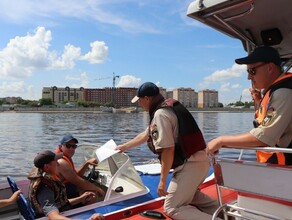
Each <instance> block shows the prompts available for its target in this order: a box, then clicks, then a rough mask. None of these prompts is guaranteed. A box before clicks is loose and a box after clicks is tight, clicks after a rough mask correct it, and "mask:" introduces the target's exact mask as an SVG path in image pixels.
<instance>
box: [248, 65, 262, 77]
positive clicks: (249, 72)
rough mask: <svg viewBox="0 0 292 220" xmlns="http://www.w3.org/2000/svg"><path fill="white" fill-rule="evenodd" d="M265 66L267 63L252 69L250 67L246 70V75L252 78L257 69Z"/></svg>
mask: <svg viewBox="0 0 292 220" xmlns="http://www.w3.org/2000/svg"><path fill="white" fill-rule="evenodd" d="M266 64H267V63H262V64H259V65H257V66H254V67H252V68H249V69H247V70H246V71H247V72H248V74H250V75H252V76H254V75H255V74H256V73H257V68H260V67H262V66H264V65H266Z"/></svg>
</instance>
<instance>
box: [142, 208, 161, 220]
mask: <svg viewBox="0 0 292 220" xmlns="http://www.w3.org/2000/svg"><path fill="white" fill-rule="evenodd" d="M140 215H141V216H143V217H146V218H151V219H166V218H165V216H164V215H163V214H162V213H160V212H158V211H154V210H146V211H144V212H141V213H140Z"/></svg>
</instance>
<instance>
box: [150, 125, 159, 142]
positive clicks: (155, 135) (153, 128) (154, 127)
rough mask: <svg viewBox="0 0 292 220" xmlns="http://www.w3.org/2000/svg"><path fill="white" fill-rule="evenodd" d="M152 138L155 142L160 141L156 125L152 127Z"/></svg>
mask: <svg viewBox="0 0 292 220" xmlns="http://www.w3.org/2000/svg"><path fill="white" fill-rule="evenodd" d="M151 137H152V139H153V140H155V141H156V140H157V139H158V129H157V125H156V124H154V125H153V126H151Z"/></svg>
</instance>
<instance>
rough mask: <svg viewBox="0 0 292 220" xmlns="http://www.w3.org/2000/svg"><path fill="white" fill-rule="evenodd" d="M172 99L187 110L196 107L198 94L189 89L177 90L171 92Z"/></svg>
mask: <svg viewBox="0 0 292 220" xmlns="http://www.w3.org/2000/svg"><path fill="white" fill-rule="evenodd" d="M173 98H174V99H176V100H178V101H179V102H180V103H181V104H183V105H184V106H185V107H187V108H197V107H198V104H197V103H198V93H197V92H195V90H193V89H191V88H177V89H174V90H173Z"/></svg>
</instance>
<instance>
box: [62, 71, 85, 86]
mask: <svg viewBox="0 0 292 220" xmlns="http://www.w3.org/2000/svg"><path fill="white" fill-rule="evenodd" d="M65 80H67V81H78V82H80V83H79V84H78V83H74V84H70V82H69V83H68V84H70V87H72V88H79V87H84V88H87V87H88V85H89V78H88V75H87V73H86V72H82V73H80V75H79V76H78V75H77V76H76V75H75V76H72V75H67V76H66V77H65ZM66 86H67V85H66ZM64 87H65V86H64Z"/></svg>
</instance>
